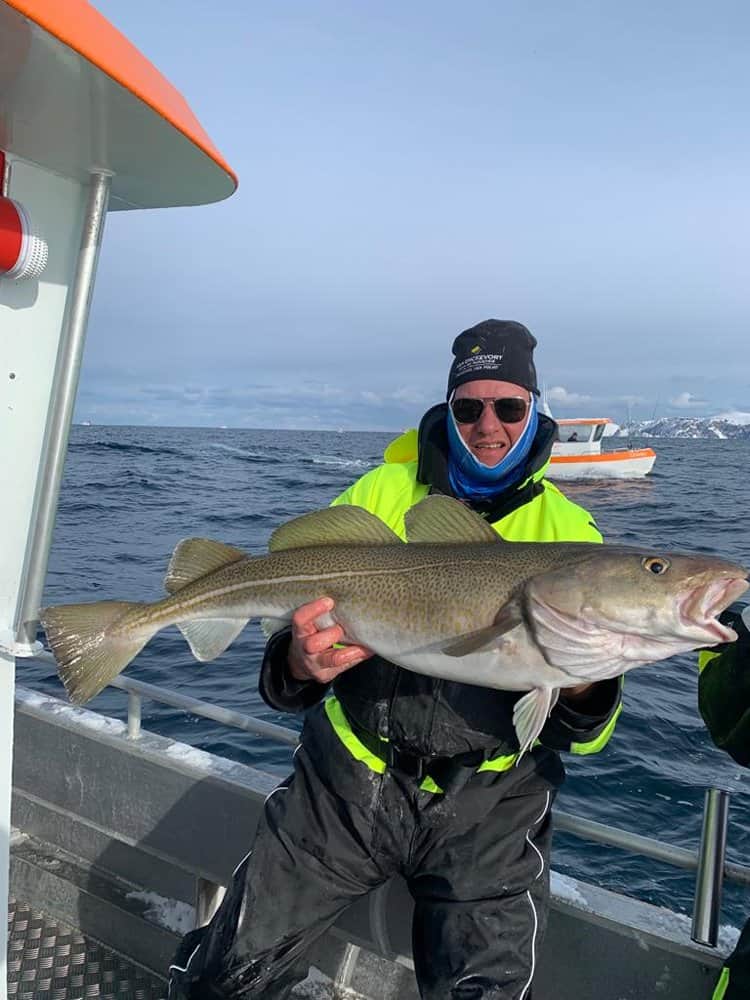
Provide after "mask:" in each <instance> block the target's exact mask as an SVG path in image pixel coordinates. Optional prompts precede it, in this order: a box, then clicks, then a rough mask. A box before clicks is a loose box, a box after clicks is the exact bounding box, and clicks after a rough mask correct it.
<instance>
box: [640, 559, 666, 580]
mask: <svg viewBox="0 0 750 1000" xmlns="http://www.w3.org/2000/svg"><path fill="white" fill-rule="evenodd" d="M641 565H642V566H643V568H644V569H647V570H648V571H649V573H653V574H654V576H661V575H662V573H666V572H667V570H668V569H669V559H663V558H662V557H661V556H647V557H646V558H645V559H644V560H643V561H642V563H641Z"/></svg>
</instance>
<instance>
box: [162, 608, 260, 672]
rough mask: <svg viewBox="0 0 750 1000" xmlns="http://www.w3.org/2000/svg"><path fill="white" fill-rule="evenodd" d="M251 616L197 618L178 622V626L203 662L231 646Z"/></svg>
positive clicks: (198, 658) (196, 655)
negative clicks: (240, 617) (241, 617)
mask: <svg viewBox="0 0 750 1000" xmlns="http://www.w3.org/2000/svg"><path fill="white" fill-rule="evenodd" d="M249 620H250V619H249V618H243V619H242V620H240V619H239V618H197V619H194V620H193V621H187V622H177V628H178V629H179V630H180V632H182V634H183V635H184V636H185V638H186V639H187V641H188V644H189V646H190V649H191V651H192V653H193V656H194V657H195V658H196V660H200V661H201V662H202V663H205V662H207V661H208V660H215V659H216V657H217V656H219V654H220V653H223V652H224V650H225V649H226V648H227V647H228V646H231V644H232V643H233V642H234V640H235V639H236V638H237V636H238V635H239V634H240V632H241V631H242V630H243V628H244V627H245V626H246V625H247V623H248V621H249Z"/></svg>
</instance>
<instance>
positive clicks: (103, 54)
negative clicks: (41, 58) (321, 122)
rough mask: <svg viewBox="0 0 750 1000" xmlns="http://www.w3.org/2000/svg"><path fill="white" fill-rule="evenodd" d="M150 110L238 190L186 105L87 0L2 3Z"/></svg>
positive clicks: (233, 174)
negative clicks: (70, 50) (107, 77)
mask: <svg viewBox="0 0 750 1000" xmlns="http://www.w3.org/2000/svg"><path fill="white" fill-rule="evenodd" d="M3 2H4V3H5V4H7V5H8V6H9V7H12V8H13V9H14V10H17V11H18V12H19V13H20V14H23V15H24V17H27V18H29V20H31V21H33V22H34V23H35V24H38V25H39V27H40V28H43V29H44V30H45V31H46V32H48V33H49V34H50V35H53V36H54V37H55V38H57V39H58V40H59V41H61V42H62V43H63V44H64V45H67V46H68V48H70V49H72V50H73V51H74V52H78V53H79V55H81V56H83V58H84V59H87V60H88V61H89V62H90V63H92V64H93V65H94V66H96V67H97V68H98V69H100V70H101V71H102V72H103V73H106V74H107V76H109V77H111V78H112V79H113V80H115V81H116V82H117V83H119V84H120V85H121V86H123V87H125V88H126V90H129V91H130V92H131V94H133V95H134V96H135V97H137V98H138V99H139V100H140V101H143V102H144V103H145V104H147V105H148V106H149V107H150V108H152V109H153V110H154V111H155V112H156V113H157V114H158V115H160V116H161V117H162V118H164V120H165V121H167V122H169V123H170V125H173V126H174V128H176V129H177V130H178V131H180V132H182V134H183V135H184V136H185V137H186V138H187V139H189V140H190V142H192V143H193V144H194V145H195V146H197V147H198V148H199V149H201V150H202V151H203V152H204V153H205V154H206V156H208V157H210V158H211V159H212V160H213V161H214V162H215V163H216V165H217V166H219V167H220V168H221V169H222V170H223V171H224V172H225V173H226V174H228V175H229V177H231V178H232V180H233V182H234V186H235V188H236V187H237V175H236V174H235V173H234V171H233V170H232V168H231V167H230V166H229V164H228V163H227V162H226V161H225V160H224V158H223V157H222V155H221V153H219V151H218V150H217V149H216V147H215V146H214V144H213V143H212V142H211V140H210V138H209V137H208V135H207V134H206V132H205V131H204V129H203V127H202V126H201V124H200V122H199V121H198V119H197V118H196V117H195V115H194V114H193V112H192V111H191V110H190V107H189V106H188V103H187V101H186V100H185V98H184V97H183V96H182V94H180V92H179V91H178V90H176V89H175V87H173V86H172V84H171V83H170V82H169V81H168V80H167V79H166V77H164V76H162V74H161V73H160V72H159V70H158V69H156V67H155V66H154V65H153V64H152V63H150V62H149V61H148V59H146V57H145V56H144V55H142V54H141V53H140V52H139V51H138V49H137V48H136V47H135V46H134V45H133V44H131V42H129V41H128V40H127V38H126V37H125V36H124V35H123V34H122V33H121V32H119V31H118V30H117V28H115V27H114V26H113V25H112V24H110V22H109V21H108V20H107V19H106V18H105V17H104V16H103V15H102V14H100V13H99V11H98V10H95V9H94V8H93V7H92V6H91V4H89V3H87V0H65V3H60V0H3Z"/></svg>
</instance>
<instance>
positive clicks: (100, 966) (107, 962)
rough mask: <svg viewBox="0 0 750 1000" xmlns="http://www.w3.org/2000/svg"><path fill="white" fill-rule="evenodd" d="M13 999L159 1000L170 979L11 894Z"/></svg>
mask: <svg viewBox="0 0 750 1000" xmlns="http://www.w3.org/2000/svg"><path fill="white" fill-rule="evenodd" d="M8 911H9V912H8V997H9V998H11V1000H89V998H91V1000H159V998H160V997H163V996H164V995H165V989H166V984H165V982H164V980H162V979H159V978H157V977H156V976H154V975H153V974H152V973H150V972H148V971H147V970H145V969H143V968H141V967H140V966H138V965H135V964H134V963H133V962H132V961H130V960H129V959H127V958H124V957H123V956H122V955H118V954H117V953H116V952H114V951H112V950H111V949H110V948H105V947H104V946H103V945H101V944H99V943H98V942H97V941H94V940H93V939H92V938H91V937H88V936H84V935H83V934H81V932H80V931H79V930H77V929H76V928H74V927H69V926H68V925H67V924H63V923H61V922H60V921H58V920H52V919H49V918H47V917H45V916H44V914H43V913H40V912H39V911H38V910H34V909H32V908H31V907H29V906H26V905H25V904H24V903H22V902H19V901H18V900H15V899H13V898H11V899H10V900H9V906H8Z"/></svg>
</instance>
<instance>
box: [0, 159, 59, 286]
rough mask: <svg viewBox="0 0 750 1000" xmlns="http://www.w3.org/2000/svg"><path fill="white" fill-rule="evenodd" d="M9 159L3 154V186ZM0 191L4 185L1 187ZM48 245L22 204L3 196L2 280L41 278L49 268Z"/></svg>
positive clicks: (0, 222) (0, 205)
mask: <svg viewBox="0 0 750 1000" xmlns="http://www.w3.org/2000/svg"><path fill="white" fill-rule="evenodd" d="M4 161H5V157H4V156H3V154H2V153H0V182H2V179H3V176H4V173H5V171H4V166H5V163H4ZM0 191H2V185H1V184H0ZM47 254H48V250H47V243H46V241H45V240H43V239H42V237H41V236H40V235H39V233H38V232H37V231H36V229H35V228H34V226H33V225H32V223H31V219H30V218H29V215H28V213H27V211H26V209H25V208H24V207H23V205H21V204H19V202H17V201H14V200H13V199H12V198H5V197H2V196H1V195H0V278H10V279H11V280H13V281H22V280H23V279H24V278H38V277H39V275H40V274H41V273H42V271H43V270H44V268H45V267H46V266H47Z"/></svg>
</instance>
